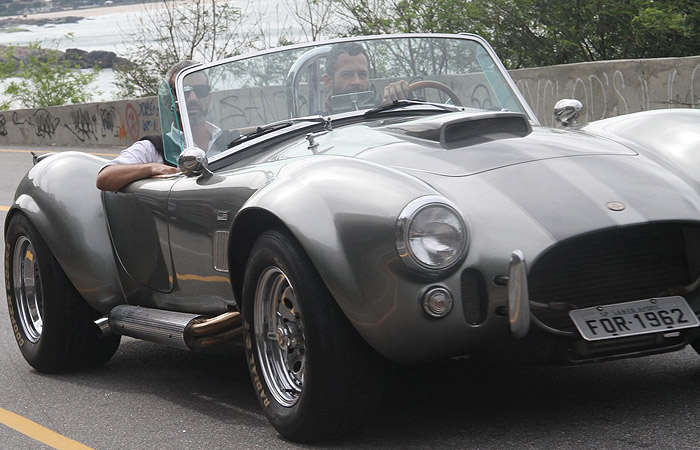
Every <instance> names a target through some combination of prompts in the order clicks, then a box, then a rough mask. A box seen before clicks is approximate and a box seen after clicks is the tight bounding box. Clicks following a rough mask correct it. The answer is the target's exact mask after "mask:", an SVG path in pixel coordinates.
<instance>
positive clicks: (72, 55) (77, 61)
mask: <svg viewBox="0 0 700 450" xmlns="http://www.w3.org/2000/svg"><path fill="white" fill-rule="evenodd" d="M9 51H10V50H9V48H8V47H7V46H4V45H0V60H2V61H7V58H8V56H7V55H8V52H9ZM48 54H52V55H54V54H55V55H58V59H59V60H61V61H70V62H71V63H72V64H74V65H76V66H78V67H80V68H83V69H89V68H92V67H95V66H97V67H99V68H100V69H108V68H113V67H114V66H119V65H129V64H131V62H130V61H129V60H128V59H126V58H122V57H120V56H117V55H116V53H114V52H107V51H104V50H96V51H92V52H86V51H85V50H80V49H77V48H69V49H67V50H66V51H65V52H61V51H58V50H52V49H39V48H32V47H13V49H12V59H13V60H14V61H15V66H18V64H19V61H22V62H24V63H25V64H27V63H29V60H30V58H31V57H32V56H33V57H36V58H38V59H39V60H42V59H43V60H45V59H46V58H45V56H44V57H42V56H43V55H48Z"/></svg>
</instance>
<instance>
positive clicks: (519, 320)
mask: <svg viewBox="0 0 700 450" xmlns="http://www.w3.org/2000/svg"><path fill="white" fill-rule="evenodd" d="M529 302H530V298H529V294H528V287H527V264H526V263H525V256H524V255H523V252H522V251H520V250H514V251H513V253H512V254H511V256H510V270H509V274H508V322H509V323H510V332H511V335H512V336H513V338H515V339H520V338H522V337H524V336H525V335H526V334H527V332H528V330H529V329H530V303H529Z"/></svg>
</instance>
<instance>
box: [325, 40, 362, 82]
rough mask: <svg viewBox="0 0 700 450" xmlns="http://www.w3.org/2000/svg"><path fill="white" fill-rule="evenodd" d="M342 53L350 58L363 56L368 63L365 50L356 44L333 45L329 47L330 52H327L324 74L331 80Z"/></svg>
mask: <svg viewBox="0 0 700 450" xmlns="http://www.w3.org/2000/svg"><path fill="white" fill-rule="evenodd" d="M343 53H347V54H348V55H350V56H357V55H365V58H367V62H368V63H369V57H367V53H366V52H365V48H364V47H363V46H362V45H360V44H358V43H357V42H345V43H342V44H335V45H334V46H333V47H331V51H330V52H328V56H326V73H327V74H328V75H329V76H330V77H331V78H332V77H333V75H335V71H336V69H337V68H338V67H337V64H338V58H339V57H340V55H342V54H343Z"/></svg>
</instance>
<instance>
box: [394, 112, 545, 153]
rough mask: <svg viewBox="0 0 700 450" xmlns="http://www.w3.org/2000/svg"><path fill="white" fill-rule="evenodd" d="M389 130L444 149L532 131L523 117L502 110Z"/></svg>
mask: <svg viewBox="0 0 700 450" xmlns="http://www.w3.org/2000/svg"><path fill="white" fill-rule="evenodd" d="M389 128H390V129H391V130H392V131H399V132H401V133H403V134H406V135H407V136H412V137H417V138H420V139H425V140H428V141H433V142H439V143H440V145H441V146H442V147H443V148H446V149H453V148H457V147H467V146H470V145H476V144H481V143H483V142H488V141H495V140H499V139H509V138H516V137H525V136H527V135H528V134H530V133H531V132H532V127H531V126H530V121H529V120H528V118H527V116H526V115H525V114H521V113H516V112H503V111H499V112H490V111H489V112H483V113H474V112H466V113H452V114H441V115H439V116H436V117H431V118H430V119H423V120H416V121H412V122H409V123H403V124H400V125H394V126H391V127H389Z"/></svg>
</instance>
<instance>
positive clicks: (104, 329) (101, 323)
mask: <svg viewBox="0 0 700 450" xmlns="http://www.w3.org/2000/svg"><path fill="white" fill-rule="evenodd" d="M95 325H97V328H99V329H100V337H107V336H111V335H113V334H115V333H114V331H112V328H110V326H109V317H107V316H105V317H100V318H99V319H97V320H96V321H95Z"/></svg>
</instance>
